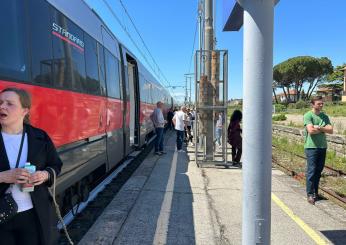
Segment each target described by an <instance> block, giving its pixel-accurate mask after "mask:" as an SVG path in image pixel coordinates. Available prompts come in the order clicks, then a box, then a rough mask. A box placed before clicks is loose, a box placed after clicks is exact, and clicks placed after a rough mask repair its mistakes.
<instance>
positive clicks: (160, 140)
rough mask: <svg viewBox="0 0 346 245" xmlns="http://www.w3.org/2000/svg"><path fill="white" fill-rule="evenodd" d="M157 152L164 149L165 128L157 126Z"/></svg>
mask: <svg viewBox="0 0 346 245" xmlns="http://www.w3.org/2000/svg"><path fill="white" fill-rule="evenodd" d="M155 132H156V139H155V152H160V151H163V128H155Z"/></svg>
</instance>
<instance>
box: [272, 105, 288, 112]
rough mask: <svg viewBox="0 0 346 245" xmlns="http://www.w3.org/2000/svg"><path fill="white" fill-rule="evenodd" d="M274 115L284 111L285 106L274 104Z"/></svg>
mask: <svg viewBox="0 0 346 245" xmlns="http://www.w3.org/2000/svg"><path fill="white" fill-rule="evenodd" d="M274 106H275V113H278V112H283V111H286V106H285V105H283V104H275V105H274Z"/></svg>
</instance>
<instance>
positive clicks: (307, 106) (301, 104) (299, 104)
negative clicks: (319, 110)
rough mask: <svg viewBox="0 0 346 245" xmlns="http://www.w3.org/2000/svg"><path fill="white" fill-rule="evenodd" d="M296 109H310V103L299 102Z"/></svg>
mask: <svg viewBox="0 0 346 245" xmlns="http://www.w3.org/2000/svg"><path fill="white" fill-rule="evenodd" d="M295 107H296V109H303V108H309V103H307V102H306V101H303V100H299V101H298V102H297V103H295Z"/></svg>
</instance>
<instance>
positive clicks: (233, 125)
mask: <svg viewBox="0 0 346 245" xmlns="http://www.w3.org/2000/svg"><path fill="white" fill-rule="evenodd" d="M242 118H243V114H242V113H241V111H239V110H235V111H234V112H233V114H232V116H231V119H230V122H229V125H228V143H229V144H230V145H231V146H232V161H233V163H234V164H239V162H240V158H241V154H242V137H241V133H242V130H241V128H240V122H241V119H242Z"/></svg>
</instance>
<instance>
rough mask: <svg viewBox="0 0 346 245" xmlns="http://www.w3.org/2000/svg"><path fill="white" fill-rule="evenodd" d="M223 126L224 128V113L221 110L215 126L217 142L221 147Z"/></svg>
mask: <svg viewBox="0 0 346 245" xmlns="http://www.w3.org/2000/svg"><path fill="white" fill-rule="evenodd" d="M222 128H223V115H222V113H221V112H220V113H219V115H218V119H217V121H216V127H215V131H216V132H215V135H216V143H217V146H218V147H221V138H222Z"/></svg>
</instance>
